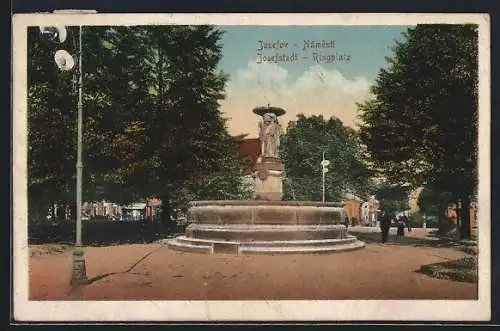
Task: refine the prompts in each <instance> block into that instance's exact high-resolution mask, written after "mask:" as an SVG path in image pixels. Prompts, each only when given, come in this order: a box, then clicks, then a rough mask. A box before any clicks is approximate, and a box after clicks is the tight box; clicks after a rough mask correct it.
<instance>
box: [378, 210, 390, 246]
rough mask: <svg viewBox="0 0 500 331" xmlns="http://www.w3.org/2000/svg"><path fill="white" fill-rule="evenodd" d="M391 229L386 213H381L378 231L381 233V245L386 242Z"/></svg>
mask: <svg viewBox="0 0 500 331" xmlns="http://www.w3.org/2000/svg"><path fill="white" fill-rule="evenodd" d="M390 227H391V219H390V217H389V214H388V213H387V211H385V210H384V211H382V213H381V215H380V230H381V231H382V243H385V242H387V238H388V237H389V229H390Z"/></svg>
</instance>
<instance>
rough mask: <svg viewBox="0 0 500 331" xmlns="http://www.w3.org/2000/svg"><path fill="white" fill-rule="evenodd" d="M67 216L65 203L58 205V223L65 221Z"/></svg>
mask: <svg viewBox="0 0 500 331" xmlns="http://www.w3.org/2000/svg"><path fill="white" fill-rule="evenodd" d="M65 214H66V205H65V204H64V203H61V204H58V205H57V221H64V218H65V216H66V215H65Z"/></svg>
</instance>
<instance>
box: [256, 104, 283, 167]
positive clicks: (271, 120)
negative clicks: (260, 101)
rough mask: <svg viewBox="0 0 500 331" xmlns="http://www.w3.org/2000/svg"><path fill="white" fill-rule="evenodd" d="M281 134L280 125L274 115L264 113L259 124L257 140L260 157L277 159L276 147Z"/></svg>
mask: <svg viewBox="0 0 500 331" xmlns="http://www.w3.org/2000/svg"><path fill="white" fill-rule="evenodd" d="M281 134H282V128H281V125H280V124H279V122H278V118H277V116H276V114H274V113H266V114H264V115H263V116H262V121H260V123H259V139H260V143H261V155H262V157H273V158H277V157H278V147H279V144H280V135H281Z"/></svg>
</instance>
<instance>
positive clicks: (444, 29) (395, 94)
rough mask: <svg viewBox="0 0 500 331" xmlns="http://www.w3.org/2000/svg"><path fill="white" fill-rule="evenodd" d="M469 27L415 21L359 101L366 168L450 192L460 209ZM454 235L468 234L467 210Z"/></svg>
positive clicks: (473, 102)
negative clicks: (458, 232) (368, 158)
mask: <svg viewBox="0 0 500 331" xmlns="http://www.w3.org/2000/svg"><path fill="white" fill-rule="evenodd" d="M477 45H478V40H477V26H475V25H417V26H416V27H415V28H410V29H408V32H407V33H406V34H405V40H404V41H402V42H396V44H395V46H394V49H393V57H391V58H388V59H387V60H388V63H389V66H388V68H387V69H381V70H380V72H379V74H378V77H377V79H376V82H375V84H374V86H372V93H373V95H374V98H373V99H371V100H368V101H366V102H365V103H363V104H359V105H358V106H359V110H360V118H361V120H362V124H361V129H360V137H361V140H362V141H363V143H364V144H365V145H366V148H367V152H368V154H369V155H370V156H371V159H372V163H373V168H374V169H376V170H377V171H378V172H379V173H381V174H382V175H384V176H385V177H387V178H391V179H393V180H394V181H398V182H399V183H401V184H412V186H413V187H418V186H422V185H424V186H425V185H432V186H434V187H439V188H440V189H441V190H442V191H446V192H451V194H452V197H453V200H455V201H458V199H461V201H462V208H463V209H464V210H468V208H469V205H470V201H471V197H472V196H473V195H474V192H475V190H476V187H477V133H478V131H477V123H478V112H477V111H478V99H477V95H478V85H477V84H478V74H477V72H478V58H477V54H478V53H477ZM461 216H462V217H461V220H460V223H461V236H462V237H463V238H466V237H468V238H470V225H469V219H468V218H469V213H462V214H461Z"/></svg>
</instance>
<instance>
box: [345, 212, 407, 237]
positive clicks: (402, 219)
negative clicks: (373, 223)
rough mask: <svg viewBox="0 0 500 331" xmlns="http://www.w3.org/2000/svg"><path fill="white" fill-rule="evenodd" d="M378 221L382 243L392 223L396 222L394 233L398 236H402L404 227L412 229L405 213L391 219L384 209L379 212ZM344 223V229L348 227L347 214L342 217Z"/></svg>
mask: <svg viewBox="0 0 500 331" xmlns="http://www.w3.org/2000/svg"><path fill="white" fill-rule="evenodd" d="M378 221H379V224H380V230H381V232H382V240H381V241H382V242H383V243H385V242H387V239H388V237H389V229H390V228H391V225H392V224H393V223H394V224H396V227H397V232H396V235H397V236H398V237H404V235H405V228H408V232H411V230H412V226H411V222H410V220H409V219H408V217H407V216H406V215H402V216H398V217H395V218H392V219H391V217H390V215H389V213H388V212H387V211H385V210H382V211H381V212H380V214H379V219H378ZM344 225H345V227H346V229H348V228H349V217H347V216H346V217H345V219H344Z"/></svg>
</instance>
